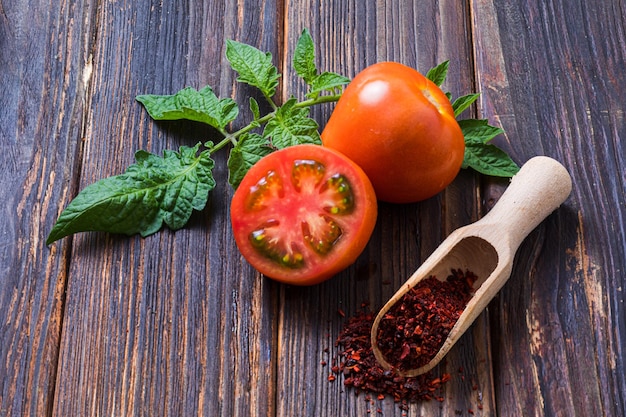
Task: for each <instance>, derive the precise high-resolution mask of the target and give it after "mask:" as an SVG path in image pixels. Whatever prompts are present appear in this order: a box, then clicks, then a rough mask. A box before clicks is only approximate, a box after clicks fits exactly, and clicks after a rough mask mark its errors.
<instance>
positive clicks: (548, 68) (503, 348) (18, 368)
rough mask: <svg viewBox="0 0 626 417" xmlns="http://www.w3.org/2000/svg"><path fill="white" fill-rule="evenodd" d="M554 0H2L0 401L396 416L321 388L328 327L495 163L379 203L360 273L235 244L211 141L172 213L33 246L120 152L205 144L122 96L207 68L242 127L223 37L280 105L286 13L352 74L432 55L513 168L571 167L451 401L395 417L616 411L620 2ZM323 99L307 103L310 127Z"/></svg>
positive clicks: (444, 226)
mask: <svg viewBox="0 0 626 417" xmlns="http://www.w3.org/2000/svg"><path fill="white" fill-rule="evenodd" d="M561 3H563V2H558V1H554V0H547V1H539V0H531V1H522V0H514V1H508V2H497V1H493V0H471V1H469V2H457V1H450V0H440V1H434V0H428V1H423V2H415V1H410V0H396V1H387V2H385V1H380V0H363V1H354V0H347V1H317V0H286V1H283V0H267V1H264V0H237V1H236V2H232V1H226V0H219V1H195V2H194V1H186V2H159V1H152V0H149V1H145V2H130V1H123V0H111V1H108V0H107V1H91V0H69V1H61V2H51V1H48V2H46V1H45V0H34V1H29V2H26V1H23V0H0V50H1V51H2V52H1V53H0V86H1V87H2V94H0V146H1V147H2V153H0V173H1V174H2V176H1V177H0V178H1V179H0V180H1V181H2V187H0V198H2V201H3V202H4V204H3V211H2V213H3V216H0V233H2V241H1V244H0V417H4V416H31V415H32V416H34V415H37V416H79V415H80V416H82V415H88V416H91V415H94V416H95V415H116V416H125V415H135V416H142V415H150V416H152V415H159V416H165V415H167V416H194V415H202V416H281V417H282V416H365V415H382V416H402V415H404V413H403V411H402V410H400V409H399V408H398V406H397V405H396V404H394V403H393V402H392V401H389V400H385V401H378V400H375V399H370V400H369V401H367V400H366V398H365V396H364V395H360V396H358V397H356V396H355V395H354V393H353V392H352V391H350V390H346V389H344V387H343V385H342V381H341V378H338V379H337V381H335V382H333V383H330V382H329V381H328V380H327V377H328V374H329V373H330V367H329V365H330V363H331V361H332V358H333V356H334V355H335V354H336V352H337V347H336V346H335V339H336V337H337V335H338V333H339V331H340V329H341V327H342V325H343V323H344V322H345V320H346V319H347V317H349V316H351V315H352V314H354V313H355V312H356V311H357V310H359V309H360V308H362V307H363V308H369V309H371V310H376V309H378V308H379V307H381V306H382V304H383V303H384V301H385V300H387V299H388V298H389V297H390V296H391V295H392V294H393V293H394V292H395V290H396V289H397V288H398V287H399V286H400V285H401V284H402V282H403V281H404V280H405V279H406V278H407V277H408V276H409V275H410V274H411V273H412V272H413V271H414V270H415V269H416V268H417V266H418V265H419V264H420V263H421V261H422V260H424V259H425V258H426V257H427V256H428V255H430V253H431V252H432V251H433V250H434V249H435V248H436V247H437V245H438V244H439V243H440V242H441V241H442V240H443V239H444V238H445V237H446V236H447V235H448V234H449V233H450V232H451V231H452V230H454V229H456V228H457V227H459V226H461V225H464V224H467V223H470V222H472V221H475V220H476V219H478V218H479V217H480V216H481V215H482V214H484V213H485V212H486V211H487V210H489V209H490V208H491V207H492V206H493V204H495V202H496V201H497V199H498V198H499V196H500V195H501V193H502V191H503V190H504V189H505V188H506V186H507V181H506V180H496V179H492V178H486V177H479V176H477V175H475V174H473V173H471V172H463V173H461V175H460V176H459V177H458V178H457V179H456V180H455V182H454V183H453V184H452V185H451V186H450V187H449V188H448V189H447V190H446V191H445V192H444V193H442V194H441V195H439V196H437V197H435V198H433V199H430V200H428V201H425V202H422V203H419V204H409V205H390V204H381V206H380V217H379V220H378V224H377V226H376V230H375V232H374V235H373V237H372V240H371V242H370V243H369V245H368V247H367V249H366V251H365V252H364V253H363V254H362V255H361V257H360V258H359V259H358V260H357V262H356V263H355V265H353V266H352V267H350V268H348V269H347V270H346V271H344V272H342V273H341V274H339V275H338V276H337V277H335V278H333V279H331V280H330V281H328V282H326V283H323V284H321V285H318V286H315V287H310V288H296V287H289V286H284V285H279V284H277V283H274V282H272V281H269V280H267V279H264V278H263V277H260V276H259V275H258V274H257V273H256V272H255V271H254V270H253V269H252V268H251V267H250V266H249V265H248V264H247V263H246V262H245V261H244V260H243V259H242V258H241V256H240V255H239V253H238V251H237V250H236V247H235V244H234V242H233V239H232V233H231V230H230V226H229V218H228V207H229V201H230V197H231V196H232V190H231V189H230V187H229V186H228V185H227V181H226V180H227V170H226V154H225V153H224V154H217V155H215V160H216V169H215V177H216V180H217V184H218V185H217V187H216V189H215V190H214V191H213V192H212V193H211V196H210V199H209V202H208V205H207V207H206V209H205V210H204V211H202V212H200V213H195V214H194V215H193V216H192V218H191V220H190V223H189V224H188V226H187V227H186V228H185V229H183V230H180V231H177V232H172V231H170V230H163V231H161V232H159V233H157V234H155V235H153V236H150V237H148V238H146V239H141V238H139V237H124V236H113V235H107V234H102V233H84V234H80V235H76V236H74V237H70V238H66V239H63V240H62V241H60V242H57V243H55V244H53V245H51V246H50V247H46V246H45V244H44V242H45V238H46V236H47V234H48V232H49V231H50V229H51V227H52V225H53V223H54V221H55V220H56V218H57V217H58V215H59V213H60V211H61V210H62V209H63V208H64V207H65V206H66V205H67V203H68V202H69V201H70V200H71V198H72V197H73V196H75V195H76V193H77V192H78V190H80V189H82V188H84V187H85V186H86V185H88V184H90V183H92V182H94V181H96V180H98V179H100V178H103V177H106V176H109V175H114V174H119V173H121V172H123V171H124V169H125V168H126V167H127V166H128V165H130V164H131V163H132V162H133V155H134V153H135V151H136V150H138V149H145V150H148V151H150V152H153V153H157V154H160V153H161V152H162V151H163V150H164V149H176V148H178V147H179V146H180V145H193V144H195V143H197V142H198V141H206V140H215V139H217V138H216V134H215V132H213V131H212V130H210V129H207V128H205V127H203V126H201V125H199V124H195V123H186V122H168V123H165V122H153V121H151V120H150V119H149V117H148V115H147V113H146V112H145V110H144V109H143V108H142V107H141V105H140V104H139V103H137V102H136V101H135V97H136V96H137V95H138V94H146V93H156V94H172V93H174V92H176V91H177V90H179V89H181V88H183V87H186V86H193V87H195V88H201V87H203V86H204V85H207V84H209V85H211V86H212V87H213V88H214V90H215V91H216V92H217V93H218V94H219V95H220V96H222V97H227V96H231V97H233V98H234V99H235V100H237V101H238V102H239V103H241V104H242V108H243V109H242V113H241V115H240V118H239V119H237V121H235V122H234V124H233V128H238V127H241V126H243V125H244V124H245V123H246V122H245V121H246V120H249V111H247V110H246V109H245V107H246V106H245V104H246V103H247V101H248V97H249V96H254V97H256V98H257V99H258V100H259V101H262V99H261V98H260V97H259V96H258V94H257V93H256V92H255V91H254V89H252V88H248V87H246V86H241V85H239V84H238V83H236V82H235V78H236V74H234V73H233V71H232V70H231V69H230V68H229V67H228V65H227V62H226V61H225V58H224V52H225V49H224V47H225V40H226V39H235V40H238V41H242V42H246V43H250V44H252V45H255V46H257V47H259V48H260V49H262V50H266V51H269V52H271V53H272V55H273V57H274V61H275V63H276V65H277V66H278V67H279V69H280V70H281V72H282V73H283V78H282V79H281V87H280V96H279V97H280V98H282V100H285V99H286V98H287V97H288V96H289V95H291V94H294V95H296V96H301V95H302V94H303V93H304V90H303V85H302V84H301V83H299V82H298V80H297V79H296V77H295V74H294V73H293V70H292V69H291V53H292V52H293V48H294V45H295V42H296V40H297V37H298V35H299V34H300V32H301V31H302V29H303V28H305V27H306V28H309V30H310V31H311V34H312V36H313V38H314V41H315V44H316V46H317V52H318V66H319V67H320V68H321V69H323V70H330V71H336V72H340V73H343V74H345V75H347V76H350V77H352V76H354V75H355V74H356V73H357V72H358V71H360V70H361V69H363V68H365V66H367V65H369V64H372V63H374V62H378V61H382V60H395V61H399V62H403V63H405V64H407V65H410V66H413V67H415V68H418V69H420V70H421V71H426V70H427V69H428V68H430V67H432V66H433V65H435V64H437V63H439V62H441V61H443V60H446V59H449V60H450V62H451V66H450V71H449V75H448V81H447V82H446V84H445V85H444V86H445V88H446V89H447V90H449V91H451V92H452V94H453V95H454V96H459V95H461V94H465V93H468V92H471V91H480V92H481V93H482V95H481V97H480V100H479V103H478V106H477V107H476V108H475V109H472V110H470V111H469V113H470V115H474V116H480V117H485V118H488V119H489V120H490V121H491V122H492V124H495V125H499V126H502V127H504V129H505V131H506V134H505V135H502V136H499V137H497V138H496V139H494V142H495V143H496V144H498V145H499V146H501V147H502V148H504V149H505V150H506V151H507V152H509V153H510V154H511V155H512V156H513V158H514V159H515V160H516V161H517V162H519V163H520V164H521V163H523V162H524V161H526V160H527V159H529V158H531V157H532V156H534V155H537V154H543V155H548V156H551V157H553V158H555V159H557V160H559V161H561V162H562V163H563V164H564V165H565V166H566V167H567V168H568V169H569V171H570V174H571V175H572V177H573V180H574V189H573V192H572V195H571V196H570V198H569V199H568V200H567V201H566V203H565V204H564V205H563V206H562V207H561V208H560V209H558V210H557V211H556V212H555V213H554V214H552V215H551V216H550V217H549V218H548V219H547V221H546V222H544V223H543V224H542V225H541V226H540V227H539V228H538V229H537V230H535V231H534V232H532V233H531V234H530V236H529V237H528V239H527V240H526V241H525V242H524V244H523V245H522V246H521V248H520V250H519V252H518V254H517V258H516V263H515V266H514V271H513V276H512V277H511V279H510V280H509V281H508V282H507V284H506V285H505V287H504V288H503V290H502V291H501V292H500V294H499V296H497V297H496V299H495V300H494V302H493V303H491V304H490V306H489V308H488V309H487V312H486V313H485V314H483V315H481V316H480V318H479V319H478V320H477V321H476V322H475V324H474V325H473V326H472V328H471V330H470V332H468V333H467V334H466V335H465V336H464V337H463V339H462V340H461V341H460V342H459V344H457V345H456V346H455V348H454V350H453V351H452V352H451V353H450V354H449V356H448V358H447V361H446V363H445V364H442V365H441V367H440V368H439V371H445V372H450V373H451V374H452V377H453V378H452V380H451V381H449V382H448V383H447V384H446V386H445V391H444V401H443V402H442V403H439V402H437V401H432V402H427V403H423V404H418V405H412V406H411V407H410V409H409V410H408V412H407V413H406V414H407V415H410V416H419V415H432V416H438V415H439V416H450V415H459V416H471V415H474V416H511V415H525V416H581V417H582V416H590V415H594V416H595V415H602V416H610V417H612V416H616V417H617V416H622V415H626V377H625V376H624V372H623V369H624V368H625V363H624V351H625V350H626V336H625V335H626V312H625V309H624V295H623V289H624V287H625V284H626V282H625V281H626V273H625V272H624V271H626V259H625V257H624V253H626V206H625V198H624V196H625V195H626V176H625V175H626V147H625V146H624V145H623V143H622V142H621V140H622V139H623V138H624V137H625V136H626V123H625V122H624V100H623V91H625V90H626V64H625V62H626V60H625V58H626V30H625V27H624V26H625V25H624V19H623V16H624V15H625V14H626V4H625V3H624V1H623V0H614V1H609V0H601V1H596V2H586V1H584V0H573V1H570V2H568V3H567V5H565V4H561ZM331 110H332V105H323V106H320V107H317V108H315V109H313V111H312V116H313V117H314V118H315V119H316V120H317V121H318V122H319V124H320V126H321V127H323V125H324V122H325V120H327V118H328V116H329V114H330V112H331ZM364 302H365V303H367V304H365V305H362V303H364ZM344 314H345V316H346V317H343V315H344ZM322 361H327V362H328V364H327V365H326V366H322V364H321V362H322ZM479 406H480V408H479ZM470 410H471V413H470Z"/></svg>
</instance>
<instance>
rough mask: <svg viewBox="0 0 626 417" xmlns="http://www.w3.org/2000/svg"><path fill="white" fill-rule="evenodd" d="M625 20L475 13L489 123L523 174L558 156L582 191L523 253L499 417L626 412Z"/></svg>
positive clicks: (543, 7) (574, 14)
mask: <svg viewBox="0 0 626 417" xmlns="http://www.w3.org/2000/svg"><path fill="white" fill-rule="evenodd" d="M618 8H619V5H618V3H615V2H610V1H604V2H593V3H590V2H585V1H574V2H568V3H567V5H565V4H562V3H561V2H558V1H547V2H545V1H528V2H522V1H520V2H516V3H514V4H507V5H504V4H501V3H498V2H492V1H487V0H478V1H474V2H472V16H473V17H474V22H473V25H472V26H473V27H474V29H475V31H474V38H475V47H476V66H477V76H478V81H479V85H480V86H481V90H482V91H484V94H483V96H482V99H481V111H482V113H483V114H484V115H485V116H486V117H488V118H489V119H492V120H496V121H497V122H499V123H501V124H502V125H503V126H504V128H505V130H506V131H507V134H506V136H504V137H502V138H499V139H498V142H499V144H500V145H502V146H503V147H504V148H505V149H506V150H507V151H508V152H510V153H511V154H512V155H513V156H514V158H515V159H516V160H518V161H519V162H523V161H525V160H526V159H528V158H530V157H532V156H534V155H536V154H545V155H549V156H552V157H554V158H556V159H558V160H560V161H562V162H563V163H564V164H565V166H566V167H567V168H568V169H569V171H570V173H571V175H572V177H573V180H574V189H573V192H572V195H571V197H570V198H569V200H568V201H567V202H566V203H565V204H564V206H563V207H561V208H560V209H559V210H558V211H557V213H555V214H553V215H552V216H551V217H550V218H549V219H548V220H547V221H546V223H545V224H544V225H542V226H541V227H540V228H539V230H538V231H536V232H534V233H533V234H531V236H530V237H529V239H528V240H527V242H526V244H525V245H524V246H523V247H522V248H521V249H520V253H519V254H518V260H517V266H516V267H515V270H514V274H513V277H512V278H511V280H510V282H509V283H508V284H507V286H506V287H505V288H504V289H503V291H502V293H501V297H500V298H499V300H498V301H497V304H496V306H497V309H495V311H498V314H497V315H496V316H494V320H493V327H494V336H495V335H499V337H498V338H496V337H494V351H495V352H496V354H495V355H494V357H495V358H496V363H494V369H495V370H496V372H497V374H496V375H495V383H496V392H497V396H498V413H499V414H500V415H568V416H586V415H599V414H600V415H623V414H624V412H625V411H626V405H625V404H626V401H625V398H624V393H625V392H626V383H625V380H624V376H623V372H622V371H621V370H622V369H624V356H623V354H624V352H623V348H622V347H623V346H625V345H626V332H625V326H624V320H623V317H624V315H625V314H624V313H625V311H624V303H623V288H624V284H625V280H626V275H625V274H624V271H625V270H626V269H625V267H626V265H625V263H626V260H625V258H624V256H623V248H624V247H625V245H626V243H625V242H626V236H625V234H624V229H625V227H624V225H625V219H626V208H625V207H624V202H623V199H624V195H625V194H626V185H625V182H624V172H626V148H625V147H624V145H623V144H622V143H621V142H620V141H621V138H623V137H624V136H625V135H626V125H625V124H624V100H623V97H622V94H621V92H622V91H624V89H625V88H626V76H625V71H624V70H625V66H624V57H625V56H626V47H625V44H624V41H623V39H624V33H625V28H624V21H623V19H621V18H620V17H619V16H622V15H623V13H622V12H621V11H620V10H619V9H618ZM494 190H495V191H494ZM497 192H498V191H497V188H493V187H490V188H488V189H487V190H486V193H487V194H490V193H496V194H497ZM620 248H621V249H620ZM620 346H621V347H620Z"/></svg>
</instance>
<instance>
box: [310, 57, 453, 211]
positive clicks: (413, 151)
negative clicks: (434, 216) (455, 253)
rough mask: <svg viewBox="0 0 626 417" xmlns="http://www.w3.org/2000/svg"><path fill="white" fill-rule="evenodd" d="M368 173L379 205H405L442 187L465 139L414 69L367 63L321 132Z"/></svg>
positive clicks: (437, 93)
mask: <svg viewBox="0 0 626 417" xmlns="http://www.w3.org/2000/svg"><path fill="white" fill-rule="evenodd" d="M322 142H323V144H324V146H327V147H329V148H333V149H336V150H338V151H339V152H342V153H344V154H345V155H346V156H348V157H349V158H350V159H352V160H353V161H354V162H356V163H357V164H358V165H359V166H360V167H361V168H363V170H364V171H365V173H366V174H367V175H368V177H369V179H370V180H371V182H372V184H373V185H374V189H375V190H376V195H377V197H378V199H379V200H381V201H387V202H391V203H410V202H416V201H421V200H425V199H427V198H429V197H432V196H434V195H435V194H437V193H439V192H440V191H441V190H443V189H444V188H445V187H447V186H448V185H449V184H450V183H451V182H452V180H453V179H454V178H455V177H456V176H457V174H458V172H459V170H460V168H461V164H462V162H463V157H464V152H465V140H464V137H463V132H462V131H461V128H460V127H459V124H458V123H457V121H456V120H455V117H454V110H453V109H452V105H451V103H450V100H449V99H448V98H447V96H446V95H445V93H443V92H442V91H441V89H440V88H439V87H438V86H437V85H436V84H434V83H433V82H432V81H430V80H428V79H427V78H426V77H425V76H423V75H422V74H420V73H419V72H417V71H416V70H414V69H413V68H410V67H407V66H405V65H402V64H399V63H395V62H381V63H378V64H374V65H371V66H369V67H367V68H366V69H364V70H363V71H362V72H360V73H359V74H357V76H356V77H355V78H354V79H353V80H352V82H351V83H350V84H348V86H347V87H346V89H345V91H344V93H343V95H342V97H341V98H340V99H339V101H338V102H337V105H336V107H335V109H334V111H333V113H332V114H331V116H330V118H329V120H328V123H327V124H326V126H325V128H324V130H323V132H322Z"/></svg>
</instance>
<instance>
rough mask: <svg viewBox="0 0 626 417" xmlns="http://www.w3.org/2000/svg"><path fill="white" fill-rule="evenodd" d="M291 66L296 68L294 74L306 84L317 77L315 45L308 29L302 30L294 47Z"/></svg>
mask: <svg viewBox="0 0 626 417" xmlns="http://www.w3.org/2000/svg"><path fill="white" fill-rule="evenodd" d="M293 68H294V69H295V70H296V74H298V76H299V77H301V78H302V79H303V80H304V82H306V83H307V84H308V85H310V84H311V83H312V82H313V80H314V79H315V77H317V67H316V66H315V45H314V44H313V38H312V37H311V34H310V33H309V31H308V29H304V30H303V31H302V34H301V35H300V37H299V38H298V42H297V43H296V49H295V50H294V54H293Z"/></svg>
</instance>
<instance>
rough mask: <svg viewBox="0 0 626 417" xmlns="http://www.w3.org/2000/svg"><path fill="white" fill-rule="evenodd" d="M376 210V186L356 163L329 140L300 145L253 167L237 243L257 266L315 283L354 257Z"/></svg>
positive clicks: (235, 205)
mask: <svg viewBox="0 0 626 417" xmlns="http://www.w3.org/2000/svg"><path fill="white" fill-rule="evenodd" d="M377 210H378V209H377V206H376V195H375V194H374V189H373V187H372V184H371V183H370V181H369V179H368V178H367V176H366V175H365V173H364V172H363V170H362V169H361V168H359V167H358V166H357V165H356V164H355V163H354V162H352V161H350V160H349V159H348V158H346V157H345V156H344V155H342V154H340V153H339V152H337V151H334V150H332V149H329V148H325V147H323V146H318V145H297V146H292V147H289V148H285V149H282V150H280V151H276V152H274V153H271V154H269V155H268V156H266V157H264V158H262V159H261V160H260V161H259V162H257V163H256V164H255V165H253V166H252V168H251V169H250V170H249V171H248V173H247V174H246V175H245V176H244V178H243V180H242V181H241V184H239V187H238V188H237V191H236V192H235V195H234V196H233V199H232V202H231V206H230V218H231V223H232V227H233V233H234V236H235V241H236V242H237V247H238V248H239V250H240V251H241V253H242V254H243V256H244V258H246V260H247V261H248V262H249V263H250V264H251V265H252V266H254V267H255V268H256V269H257V270H258V271H260V272H261V273H263V274H264V275H266V276H268V277H270V278H273V279H275V280H277V281H280V282H284V283H288V284H294V285H311V284H317V283H319V282H321V281H324V280H326V279H328V278H330V277H332V276H333V275H335V274H336V273H338V272H339V271H341V270H343V269H345V268H346V267H347V266H349V265H350V264H352V263H353V262H354V261H355V260H356V258H357V257H358V256H359V255H360V254H361V252H362V251H363V249H364V248H365V246H366V245H367V242H368V241H369V238H370V236H371V234H372V231H373V229H374V226H375V224H376V215H377Z"/></svg>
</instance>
